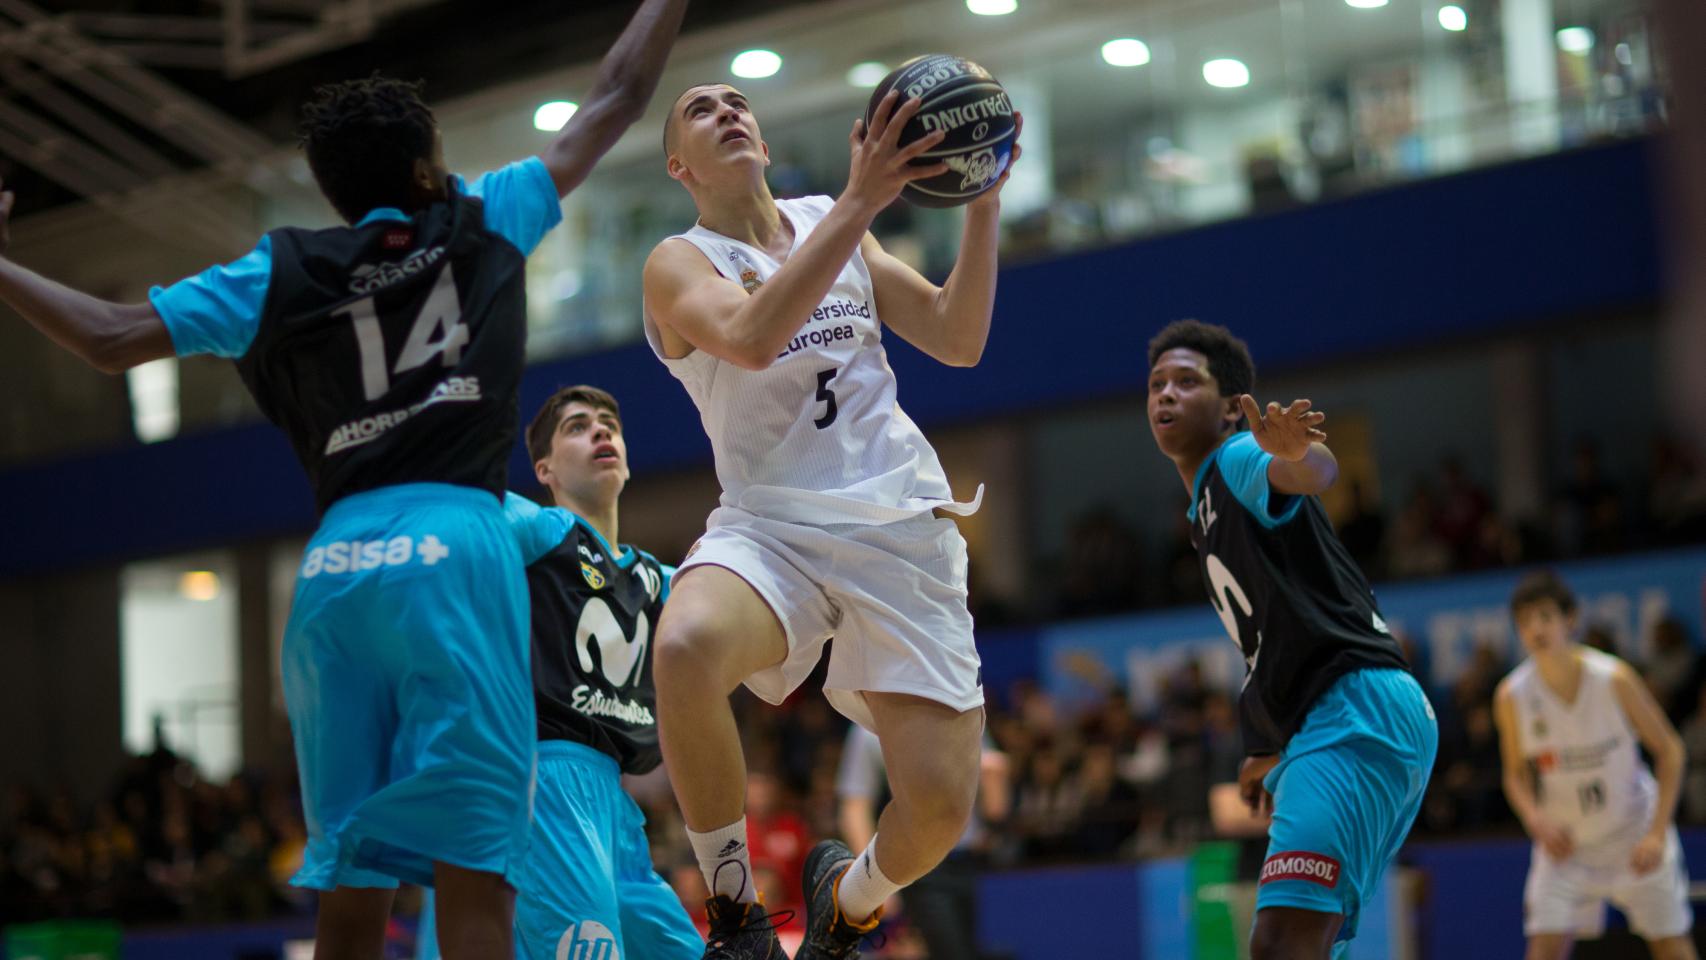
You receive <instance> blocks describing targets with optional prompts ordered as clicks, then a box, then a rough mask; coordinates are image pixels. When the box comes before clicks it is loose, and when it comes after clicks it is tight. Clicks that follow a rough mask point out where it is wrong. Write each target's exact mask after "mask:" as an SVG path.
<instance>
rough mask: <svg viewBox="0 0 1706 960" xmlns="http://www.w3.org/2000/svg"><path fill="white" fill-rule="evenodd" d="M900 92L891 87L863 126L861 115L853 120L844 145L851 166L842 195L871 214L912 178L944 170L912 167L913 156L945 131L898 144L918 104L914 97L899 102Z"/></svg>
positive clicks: (933, 166)
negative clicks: (905, 143)
mask: <svg viewBox="0 0 1706 960" xmlns="http://www.w3.org/2000/svg"><path fill="white" fill-rule="evenodd" d="M899 100H900V91H898V90H891V91H889V94H888V96H886V97H884V98H883V100H882V103H881V105H879V107H878V108H877V110H876V112H875V115H874V116H873V117H872V119H871V124H870V128H869V129H866V126H865V121H864V119H863V118H860V119H858V120H855V121H853V132H852V133H851V134H850V135H849V136H848V138H847V141H848V145H849V146H850V147H851V148H852V150H853V168H852V170H851V171H850V172H849V173H848V174H847V190H846V191H845V193H844V194H843V195H844V196H851V197H854V198H856V199H858V200H859V201H860V202H861V204H864V205H867V206H868V207H869V209H870V211H871V213H872V214H875V213H876V212H877V211H879V210H881V209H883V208H884V207H886V206H888V205H889V204H891V203H893V202H894V201H895V198H896V197H898V196H900V191H901V189H902V188H903V187H905V186H906V185H907V184H908V183H910V182H912V181H913V180H920V179H924V178H926V177H934V176H938V175H940V174H941V173H943V172H944V171H946V170H947V169H948V167H947V165H946V164H943V163H933V164H930V165H928V166H913V165H912V161H913V159H914V158H915V157H917V156H919V155H920V154H922V153H924V152H925V151H927V150H929V149H930V148H931V147H934V146H936V145H937V144H939V143H941V142H942V138H943V137H945V136H947V134H945V133H943V132H941V131H936V132H935V133H930V134H926V135H925V136H922V137H920V138H918V139H917V140H914V141H913V142H912V143H909V144H907V145H906V146H904V147H902V146H900V132H901V130H902V129H904V128H905V127H906V123H907V121H908V120H911V119H912V118H913V117H914V116H916V115H917V113H918V110H919V108H920V107H921V106H922V103H921V102H920V101H919V99H918V98H917V97H914V98H912V99H911V100H908V101H906V102H905V103H901V104H900V105H899V106H898V107H897V106H896V103H897V102H898V101H899Z"/></svg>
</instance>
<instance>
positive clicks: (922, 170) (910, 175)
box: [901, 163, 948, 180]
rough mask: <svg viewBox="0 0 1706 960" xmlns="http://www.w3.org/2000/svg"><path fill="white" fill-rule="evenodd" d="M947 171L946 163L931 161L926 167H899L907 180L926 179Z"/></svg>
mask: <svg viewBox="0 0 1706 960" xmlns="http://www.w3.org/2000/svg"><path fill="white" fill-rule="evenodd" d="M947 172H948V165H947V164H945V163H932V164H930V165H929V166H926V167H904V168H902V169H901V176H904V177H905V178H906V179H907V180H928V179H930V178H931V177H939V176H941V175H942V174H944V173H947Z"/></svg>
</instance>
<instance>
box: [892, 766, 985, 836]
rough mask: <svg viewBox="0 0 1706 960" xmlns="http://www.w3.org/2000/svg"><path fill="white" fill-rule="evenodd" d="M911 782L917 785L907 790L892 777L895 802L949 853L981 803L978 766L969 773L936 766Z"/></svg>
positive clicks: (919, 774)
mask: <svg viewBox="0 0 1706 960" xmlns="http://www.w3.org/2000/svg"><path fill="white" fill-rule="evenodd" d="M911 779H912V780H913V781H914V782H913V783H910V784H907V785H906V787H904V788H903V787H901V786H900V785H899V784H896V783H894V782H893V778H892V776H891V787H893V789H894V792H895V801H896V802H898V803H901V804H903V805H904V806H905V807H906V810H907V814H908V816H909V817H910V818H911V820H912V821H913V823H915V824H916V825H917V827H918V829H919V830H921V831H922V832H923V833H924V834H925V835H926V836H928V837H930V838H931V839H933V840H936V841H938V842H939V843H941V844H943V845H944V846H943V852H944V853H945V852H946V851H947V850H948V849H951V848H952V847H953V845H954V844H955V843H956V842H958V840H959V838H960V835H961V834H962V833H964V832H965V828H966V823H967V821H969V820H970V819H971V810H972V804H973V803H974V802H975V801H976V799H977V768H976V765H975V764H973V765H972V767H971V770H970V772H969V773H967V772H966V771H962V770H958V769H955V768H953V766H951V765H949V764H940V765H935V766H932V767H930V768H929V769H927V770H920V771H917V772H916V775H915V776H913V777H912V778H911Z"/></svg>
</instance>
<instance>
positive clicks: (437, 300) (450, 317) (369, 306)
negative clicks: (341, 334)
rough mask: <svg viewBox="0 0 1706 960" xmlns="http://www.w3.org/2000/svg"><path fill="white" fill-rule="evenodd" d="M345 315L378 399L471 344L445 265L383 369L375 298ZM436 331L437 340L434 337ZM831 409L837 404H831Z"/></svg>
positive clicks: (365, 386) (370, 395)
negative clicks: (395, 381)
mask: <svg viewBox="0 0 1706 960" xmlns="http://www.w3.org/2000/svg"><path fill="white" fill-rule="evenodd" d="M345 315H347V316H348V317H349V318H350V321H351V323H353V324H354V325H355V342H356V346H357V347H358V348H360V350H361V386H362V390H363V392H364V393H366V395H367V399H368V400H369V401H372V400H378V399H379V398H380V397H382V396H384V395H385V391H387V390H389V389H391V380H390V376H397V375H400V374H404V373H407V372H409V371H410V370H413V369H415V368H416V367H419V366H421V365H423V364H425V363H426V362H427V361H428V360H431V359H432V358H433V357H442V358H443V361H444V365H445V366H447V367H453V366H455V365H456V364H458V363H461V362H462V348H463V347H465V346H467V345H468V326H467V324H464V323H463V322H462V298H461V297H459V296H457V295H456V278H455V277H454V276H452V275H451V272H450V265H449V264H445V265H444V267H443V268H442V269H441V270H439V272H438V279H437V280H436V281H434V282H433V285H432V292H431V293H429V294H427V298H426V303H424V304H422V305H421V312H420V313H418V314H416V315H415V323H414V326H413V327H411V328H410V329H409V338H408V339H407V340H406V341H404V342H403V352H402V353H401V354H399V355H398V357H397V363H396V365H395V366H393V367H392V368H391V374H390V376H387V375H386V372H385V334H384V331H383V330H381V329H380V326H379V311H378V310H377V309H376V308H375V307H374V303H373V297H362V298H361V299H360V300H357V301H356V302H354V303H352V304H350V305H349V306H347V307H344V308H343V309H341V310H338V311H336V312H334V313H333V314H332V316H334V317H341V316H345ZM434 335H437V336H438V339H436V340H435V339H433V337H434ZM830 407H831V410H832V411H833V409H834V404H833V403H831V405H830Z"/></svg>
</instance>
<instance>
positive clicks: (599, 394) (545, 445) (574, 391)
mask: <svg viewBox="0 0 1706 960" xmlns="http://www.w3.org/2000/svg"><path fill="white" fill-rule="evenodd" d="M571 403H584V404H586V405H587V406H589V407H592V408H594V409H596V410H609V411H610V412H611V413H613V414H615V415H616V423H617V425H618V426H620V425H621V423H622V408H621V407H620V406H618V405H617V403H616V398H615V397H613V396H611V395H610V394H609V393H608V392H606V391H604V390H600V389H598V388H597V387H593V386H588V385H587V384H584V383H582V384H577V385H575V386H572V387H563V388H561V389H559V390H558V391H557V392H556V393H553V394H551V399H549V400H546V401H545V405H544V406H542V407H540V408H539V412H538V413H536V414H534V415H533V422H532V423H530V424H528V425H527V456H528V459H530V460H531V461H532V462H534V463H538V462H539V461H541V460H543V459H545V458H546V457H549V456H550V455H551V435H552V434H554V433H556V432H557V420H558V419H559V418H560V417H562V415H563V408H564V407H566V406H568V405H569V404H571Z"/></svg>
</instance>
